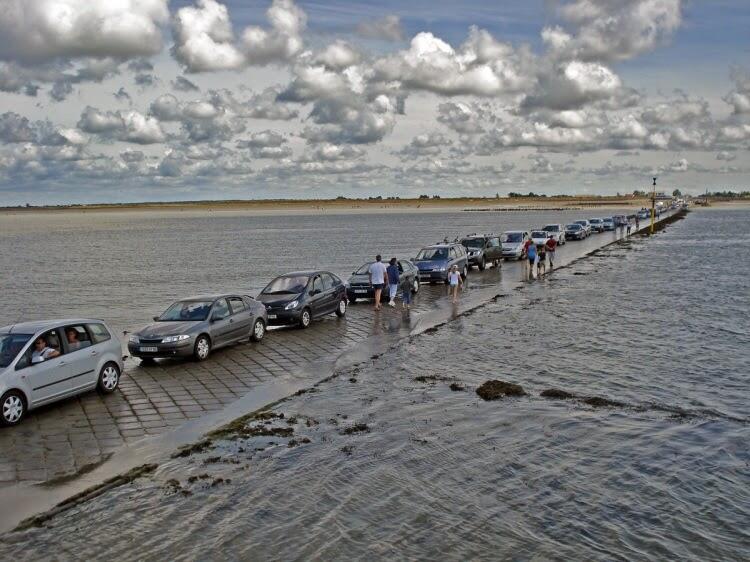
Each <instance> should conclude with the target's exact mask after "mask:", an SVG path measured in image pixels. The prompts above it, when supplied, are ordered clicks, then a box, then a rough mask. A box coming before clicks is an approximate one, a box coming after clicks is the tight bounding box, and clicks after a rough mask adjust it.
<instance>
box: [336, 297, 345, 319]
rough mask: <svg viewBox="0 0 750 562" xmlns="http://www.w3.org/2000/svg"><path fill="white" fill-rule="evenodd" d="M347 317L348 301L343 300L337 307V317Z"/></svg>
mask: <svg viewBox="0 0 750 562" xmlns="http://www.w3.org/2000/svg"><path fill="white" fill-rule="evenodd" d="M345 315H346V300H345V299H341V300H340V301H339V305H338V306H337V307H336V316H338V317H339V318H343V317H344V316H345Z"/></svg>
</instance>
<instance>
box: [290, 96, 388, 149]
mask: <svg viewBox="0 0 750 562" xmlns="http://www.w3.org/2000/svg"><path fill="white" fill-rule="evenodd" d="M393 109H394V107H393V104H391V102H390V101H389V100H388V98H387V97H386V96H379V97H378V98H376V99H375V100H374V101H373V102H372V103H370V104H366V103H363V102H362V101H361V100H357V99H355V98H348V99H347V98H331V99H322V100H318V101H317V102H315V104H314V105H313V108H312V110H311V111H310V116H309V119H311V120H312V121H313V122H314V123H316V124H318V125H320V126H319V127H307V128H306V129H305V130H304V131H303V133H302V136H303V137H304V138H306V139H307V140H308V142H311V143H321V142H327V143H331V144H371V143H375V142H378V141H381V140H382V139H383V138H384V137H385V136H386V135H387V134H388V133H390V132H391V131H392V130H393V127H394V126H395V124H396V120H395V118H394V113H393Z"/></svg>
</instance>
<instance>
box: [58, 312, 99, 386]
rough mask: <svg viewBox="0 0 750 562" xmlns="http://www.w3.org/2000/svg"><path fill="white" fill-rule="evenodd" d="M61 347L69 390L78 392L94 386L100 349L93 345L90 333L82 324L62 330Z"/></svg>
mask: <svg viewBox="0 0 750 562" xmlns="http://www.w3.org/2000/svg"><path fill="white" fill-rule="evenodd" d="M63 335H64V338H63V342H62V343H63V347H64V348H65V355H66V357H67V358H68V365H69V366H70V390H71V391H72V392H78V391H80V390H83V389H85V388H87V387H92V386H94V385H95V384H96V379H97V377H98V375H99V373H97V372H96V367H97V364H98V362H99V352H100V347H101V346H97V345H93V340H92V338H91V335H90V333H89V332H88V330H87V329H86V326H84V325H83V324H74V325H70V326H65V327H64V328H63Z"/></svg>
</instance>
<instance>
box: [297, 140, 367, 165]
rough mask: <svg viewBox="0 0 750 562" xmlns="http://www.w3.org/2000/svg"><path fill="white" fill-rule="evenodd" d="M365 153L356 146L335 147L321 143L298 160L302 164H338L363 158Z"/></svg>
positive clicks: (334, 145)
mask: <svg viewBox="0 0 750 562" xmlns="http://www.w3.org/2000/svg"><path fill="white" fill-rule="evenodd" d="M364 155H365V151H364V150H362V149H361V148H360V147H358V146H351V145H336V144H331V143H322V144H320V145H318V146H316V147H314V148H313V149H312V150H308V151H307V153H305V155H304V156H303V157H302V158H301V159H300V161H302V162H340V161H342V160H358V159H359V158H362V157H364Z"/></svg>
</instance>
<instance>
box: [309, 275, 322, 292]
mask: <svg viewBox="0 0 750 562" xmlns="http://www.w3.org/2000/svg"><path fill="white" fill-rule="evenodd" d="M311 290H313V291H318V292H320V291H322V290H323V283H322V282H321V280H320V275H316V276H315V278H314V279H313V282H312V285H311Z"/></svg>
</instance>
